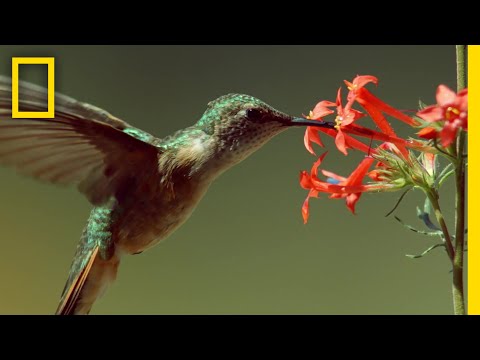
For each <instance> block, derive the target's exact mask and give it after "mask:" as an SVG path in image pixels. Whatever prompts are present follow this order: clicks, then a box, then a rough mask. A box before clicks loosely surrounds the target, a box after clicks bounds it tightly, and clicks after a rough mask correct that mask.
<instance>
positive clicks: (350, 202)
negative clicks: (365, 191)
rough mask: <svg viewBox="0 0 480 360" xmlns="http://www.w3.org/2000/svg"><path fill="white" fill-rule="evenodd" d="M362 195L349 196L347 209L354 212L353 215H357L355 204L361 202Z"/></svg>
mask: <svg viewBox="0 0 480 360" xmlns="http://www.w3.org/2000/svg"><path fill="white" fill-rule="evenodd" d="M361 195H362V193H354V194H348V195H347V199H346V204H347V208H348V209H349V210H350V211H351V212H352V214H355V204H356V203H357V201H358V200H360V196H361Z"/></svg>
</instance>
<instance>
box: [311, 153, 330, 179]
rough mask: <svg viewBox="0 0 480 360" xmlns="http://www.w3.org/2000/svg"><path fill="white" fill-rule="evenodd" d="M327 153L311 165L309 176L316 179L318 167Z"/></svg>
mask: <svg viewBox="0 0 480 360" xmlns="http://www.w3.org/2000/svg"><path fill="white" fill-rule="evenodd" d="M327 154H328V151H325V152H324V153H323V154H322V155H321V156H320V157H319V158H318V160H317V161H315V162H314V163H313V166H312V170H311V171H310V174H311V176H312V177H315V178H318V167H319V166H320V164H321V163H322V161H323V159H325V156H327Z"/></svg>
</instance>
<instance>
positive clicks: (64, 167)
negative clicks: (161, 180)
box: [0, 76, 159, 205]
mask: <svg viewBox="0 0 480 360" xmlns="http://www.w3.org/2000/svg"><path fill="white" fill-rule="evenodd" d="M11 95H12V93H11V79H10V78H6V77H3V76H0V165H8V166H13V167H15V168H16V169H17V170H18V171H19V172H20V173H23V174H26V175H29V176H32V177H34V178H36V179H38V180H42V181H46V182H50V183H53V184H59V185H72V184H74V185H77V186H78V188H79V190H80V191H81V192H82V193H83V194H85V195H86V197H87V198H88V199H89V201H90V202H91V203H93V204H94V205H100V204H102V203H104V202H106V201H107V200H108V199H109V198H110V197H111V196H117V197H118V195H119V194H120V193H121V192H122V191H124V190H126V187H129V186H132V185H134V183H135V181H136V179H141V178H144V177H145V176H148V175H149V174H151V172H152V171H153V169H157V158H158V154H159V150H158V148H156V147H155V146H153V145H152V144H150V143H148V140H151V139H154V137H153V136H151V135H149V134H147V133H144V132H142V131H141V130H137V129H134V128H132V127H131V126H129V125H128V124H127V123H125V122H124V121H122V120H120V119H117V118H115V117H114V116H112V115H110V114H109V113H108V112H106V111H104V110H102V109H99V108H97V107H95V106H92V105H89V104H85V103H81V102H79V101H76V100H75V99H72V98H70V97H67V96H64V95H60V94H56V95H55V118H54V119H12V118H11V108H12V101H11V99H12V97H11ZM19 99H20V100H19V102H20V107H21V109H22V111H46V104H47V91H46V89H44V88H42V87H40V86H36V85H33V84H29V83H25V82H20V86H19ZM125 131H127V132H129V133H132V134H134V135H137V137H138V138H137V137H134V136H131V135H129V134H127V133H126V132H125ZM140 138H141V139H142V140H144V141H142V140H140ZM146 141H147V142H146Z"/></svg>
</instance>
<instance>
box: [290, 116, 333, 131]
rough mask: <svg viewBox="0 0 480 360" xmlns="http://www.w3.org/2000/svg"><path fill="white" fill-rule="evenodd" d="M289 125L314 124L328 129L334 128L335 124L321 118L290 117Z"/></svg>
mask: <svg viewBox="0 0 480 360" xmlns="http://www.w3.org/2000/svg"><path fill="white" fill-rule="evenodd" d="M288 125H289V126H316V127H323V128H328V129H335V124H334V123H332V122H329V121H323V120H309V119H304V118H292V119H291V120H290V122H289V124H288Z"/></svg>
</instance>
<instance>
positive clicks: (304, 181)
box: [300, 170, 313, 190]
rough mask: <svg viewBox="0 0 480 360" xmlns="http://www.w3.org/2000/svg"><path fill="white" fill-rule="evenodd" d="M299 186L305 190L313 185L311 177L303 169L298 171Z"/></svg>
mask: <svg viewBox="0 0 480 360" xmlns="http://www.w3.org/2000/svg"><path fill="white" fill-rule="evenodd" d="M300 186H301V187H302V188H304V189H305V190H310V189H311V188H312V187H313V185H312V178H311V176H310V175H309V173H308V172H306V171H305V170H303V171H302V172H300Z"/></svg>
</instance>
